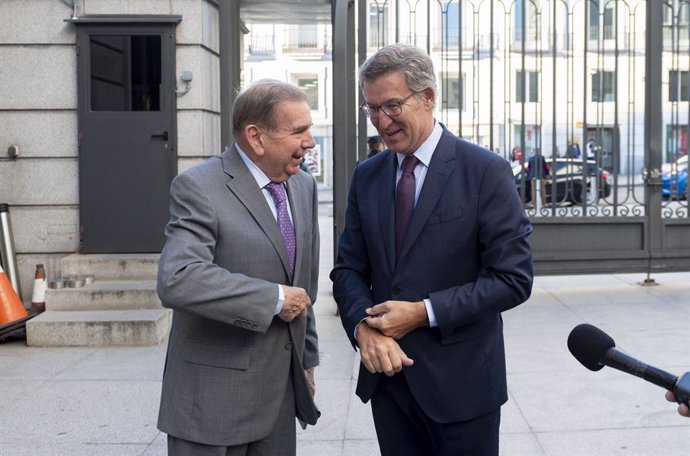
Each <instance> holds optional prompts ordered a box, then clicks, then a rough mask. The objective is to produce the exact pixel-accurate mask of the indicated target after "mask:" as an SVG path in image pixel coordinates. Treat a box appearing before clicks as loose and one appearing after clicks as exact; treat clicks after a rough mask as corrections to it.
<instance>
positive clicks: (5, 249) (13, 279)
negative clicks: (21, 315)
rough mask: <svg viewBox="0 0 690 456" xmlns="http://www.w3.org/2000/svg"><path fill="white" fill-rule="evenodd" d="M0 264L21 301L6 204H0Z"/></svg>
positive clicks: (8, 208)
mask: <svg viewBox="0 0 690 456" xmlns="http://www.w3.org/2000/svg"><path fill="white" fill-rule="evenodd" d="M0 264H2V266H3V268H4V269H5V271H6V273H7V278H8V279H9V281H10V284H11V285H12V288H14V291H15V292H16V293H17V296H18V297H19V300H22V290H21V287H20V286H19V274H18V273H17V256H16V254H15V251H14V238H13V237H12V225H11V224H10V205H9V204H7V203H0Z"/></svg>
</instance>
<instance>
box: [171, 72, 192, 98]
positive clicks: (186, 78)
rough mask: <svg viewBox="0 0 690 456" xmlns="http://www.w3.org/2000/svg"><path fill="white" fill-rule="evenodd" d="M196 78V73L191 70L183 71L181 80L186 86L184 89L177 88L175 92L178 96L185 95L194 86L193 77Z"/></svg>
mask: <svg viewBox="0 0 690 456" xmlns="http://www.w3.org/2000/svg"><path fill="white" fill-rule="evenodd" d="M193 78H194V75H193V74H192V72H191V71H187V70H185V71H183V72H182V74H181V75H180V80H181V81H182V83H183V84H184V88H183V89H182V90H179V89H175V94H176V95H177V96H178V97H181V96H182V95H185V94H186V93H187V92H189V89H191V88H192V79H193Z"/></svg>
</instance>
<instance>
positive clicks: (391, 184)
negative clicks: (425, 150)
mask: <svg viewBox="0 0 690 456" xmlns="http://www.w3.org/2000/svg"><path fill="white" fill-rule="evenodd" d="M397 165H398V160H397V159H396V156H395V154H394V153H393V152H388V158H387V159H386V162H385V164H384V169H385V170H386V171H387V172H384V173H382V176H381V179H380V181H379V182H380V184H379V186H378V189H379V192H378V194H379V211H378V214H377V215H378V218H379V224H380V226H381V239H382V241H383V249H384V250H385V252H386V257H387V258H388V264H389V266H390V269H391V271H392V270H393V269H394V268H395V260H396V258H395V173H396V171H397V169H396V167H397Z"/></svg>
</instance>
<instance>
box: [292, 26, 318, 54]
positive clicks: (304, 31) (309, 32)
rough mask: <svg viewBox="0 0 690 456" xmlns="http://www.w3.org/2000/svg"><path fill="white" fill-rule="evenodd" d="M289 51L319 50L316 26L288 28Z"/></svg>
mask: <svg viewBox="0 0 690 456" xmlns="http://www.w3.org/2000/svg"><path fill="white" fill-rule="evenodd" d="M287 32H288V42H287V44H286V46H285V47H286V48H289V49H318V30H317V28H316V24H300V25H289V26H288V27H287Z"/></svg>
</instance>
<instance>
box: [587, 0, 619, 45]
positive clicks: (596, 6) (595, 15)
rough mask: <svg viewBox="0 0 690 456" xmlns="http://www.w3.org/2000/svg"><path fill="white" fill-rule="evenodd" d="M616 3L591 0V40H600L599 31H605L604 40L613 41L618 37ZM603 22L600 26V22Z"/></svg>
mask: <svg viewBox="0 0 690 456" xmlns="http://www.w3.org/2000/svg"><path fill="white" fill-rule="evenodd" d="M615 12H616V10H615V5H614V2H603V1H601V0H590V2H589V39H590V40H598V39H599V29H600V27H601V28H602V29H603V36H602V38H603V39H605V40H612V39H614V38H615V35H616V19H615ZM600 20H601V21H603V24H600V23H599V21H600Z"/></svg>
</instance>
